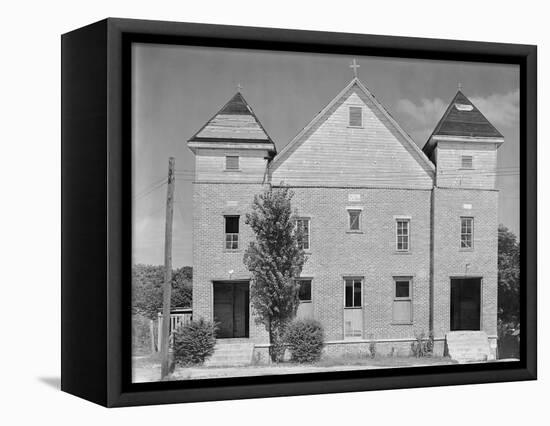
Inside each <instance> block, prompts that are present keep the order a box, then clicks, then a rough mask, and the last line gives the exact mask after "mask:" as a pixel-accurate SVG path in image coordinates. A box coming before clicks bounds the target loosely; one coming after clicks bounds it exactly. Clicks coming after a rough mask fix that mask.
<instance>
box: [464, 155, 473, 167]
mask: <svg viewBox="0 0 550 426" xmlns="http://www.w3.org/2000/svg"><path fill="white" fill-rule="evenodd" d="M473 165H474V161H473V157H472V156H471V155H463V156H462V168H463V169H471V168H472V167H473Z"/></svg>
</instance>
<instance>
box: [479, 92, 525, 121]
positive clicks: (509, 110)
mask: <svg viewBox="0 0 550 426" xmlns="http://www.w3.org/2000/svg"><path fill="white" fill-rule="evenodd" d="M470 100H471V101H472V103H473V104H474V105H475V106H476V107H477V108H478V109H479V110H480V111H481V112H482V113H483V115H485V117H487V120H489V121H490V122H491V123H492V124H493V125H494V126H495V127H497V128H499V127H511V126H513V125H517V123H519V90H515V91H513V92H509V93H506V94H504V95H503V94H499V93H495V94H492V95H490V96H488V97H486V98H483V97H478V96H474V97H472V98H470Z"/></svg>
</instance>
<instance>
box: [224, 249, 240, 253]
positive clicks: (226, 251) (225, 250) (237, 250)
mask: <svg viewBox="0 0 550 426" xmlns="http://www.w3.org/2000/svg"><path fill="white" fill-rule="evenodd" d="M242 251H243V249H223V252H224V253H241V252H242Z"/></svg>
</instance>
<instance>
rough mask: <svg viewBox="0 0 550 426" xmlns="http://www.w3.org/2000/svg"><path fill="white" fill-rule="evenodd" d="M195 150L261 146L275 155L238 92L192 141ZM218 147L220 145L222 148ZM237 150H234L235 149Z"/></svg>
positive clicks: (267, 138) (257, 122) (258, 123)
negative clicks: (230, 146)
mask: <svg viewBox="0 0 550 426" xmlns="http://www.w3.org/2000/svg"><path fill="white" fill-rule="evenodd" d="M188 144H189V147H190V148H191V149H192V150H194V148H197V147H198V144H201V145H204V144H206V145H208V147H211V148H218V147H220V148H222V147H225V146H227V145H228V144H229V145H232V146H233V144H239V145H241V144H242V145H243V146H242V147H243V148H252V146H244V145H247V144H248V145H250V144H252V145H254V146H256V145H260V146H258V148H259V149H268V150H270V151H272V152H275V145H274V144H273V141H272V140H271V138H270V137H269V135H268V134H267V132H266V131H265V129H264V128H263V126H262V125H261V123H260V120H258V117H256V115H255V114H254V111H252V108H250V106H249V105H248V103H247V102H246V100H245V99H244V97H243V95H242V94H241V93H240V92H237V93H236V94H235V95H234V96H233V97H232V98H231V99H230V100H229V102H227V103H226V104H225V105H224V106H223V107H222V109H220V111H218V112H217V113H216V114H215V115H214V116H213V117H212V118H211V119H210V120H208V122H207V123H206V124H205V125H204V126H203V127H202V128H201V129H200V130H199V131H198V132H197V133H195V134H194V135H193V136H192V137H191V138H190V139H189V142H188ZM217 144H220V146H218V145H217ZM233 147H234V146H233Z"/></svg>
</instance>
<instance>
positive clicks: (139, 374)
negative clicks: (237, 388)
mask: <svg viewBox="0 0 550 426" xmlns="http://www.w3.org/2000/svg"><path fill="white" fill-rule="evenodd" d="M453 363H455V362H454V361H453V360H451V359H450V358H447V357H433V358H414V357H385V356H380V357H378V356H377V357H375V358H374V359H371V358H354V359H349V358H324V359H322V360H321V361H319V362H318V363H314V364H307V365H303V364H294V363H290V362H285V363H280V364H272V365H250V366H245V367H186V368H183V367H176V368H175V370H174V372H173V373H172V374H171V375H170V376H168V377H167V378H166V380H194V379H211V378H221V377H243V376H263V375H274V374H300V373H319V372H328V371H350V370H369V369H380V368H399V367H421V366H432V365H448V364H453ZM132 367H133V368H132V372H133V382H134V383H142V382H154V381H158V380H159V379H160V360H159V359H158V356H152V357H151V356H141V357H134V359H133V366H132Z"/></svg>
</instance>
